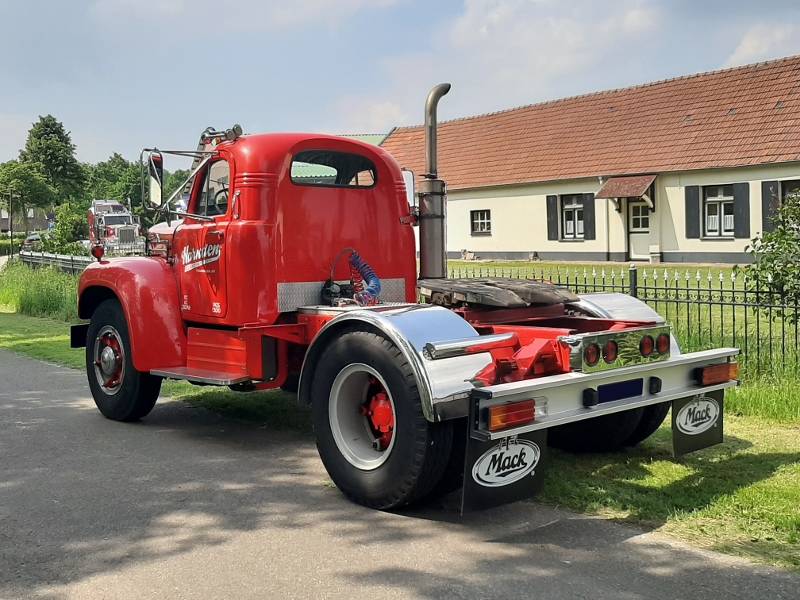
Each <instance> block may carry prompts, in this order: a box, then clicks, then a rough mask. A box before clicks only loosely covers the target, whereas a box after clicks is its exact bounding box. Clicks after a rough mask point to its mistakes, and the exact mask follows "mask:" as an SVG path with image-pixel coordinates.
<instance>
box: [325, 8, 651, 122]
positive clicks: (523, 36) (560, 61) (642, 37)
mask: <svg viewBox="0 0 800 600" xmlns="http://www.w3.org/2000/svg"><path fill="white" fill-rule="evenodd" d="M659 15H660V11H659V9H658V7H657V6H656V5H655V4H654V3H653V2H648V1H637V0H622V1H619V2H613V3H602V5H601V4H600V3H597V2H594V1H593V0H579V1H573V2H569V3H564V2H560V1H558V0H507V1H500V0H465V2H464V5H463V8H462V11H461V13H460V14H459V15H458V17H457V18H456V19H455V20H454V21H452V22H451V24H450V25H449V26H448V27H447V28H446V29H445V30H444V31H443V32H442V34H441V36H439V37H438V38H437V39H438V41H435V42H434V43H433V47H432V48H431V50H430V51H429V52H425V53H416V54H406V55H401V56H398V57H394V58H392V59H390V60H387V61H385V64H384V70H385V73H386V76H387V79H388V80H389V85H388V87H387V88H386V92H385V93H380V94H372V95H367V96H364V97H361V98H348V101H347V102H346V103H342V102H339V103H336V104H335V105H334V111H333V112H334V113H336V114H337V116H339V117H340V118H341V120H342V121H344V122H345V123H347V124H353V126H355V125H360V124H361V123H362V122H364V120H366V121H367V122H370V123H371V124H372V125H373V128H377V129H379V130H388V128H390V127H391V126H394V125H401V124H409V121H408V120H400V119H399V117H400V116H402V115H405V114H411V115H414V117H413V118H412V119H411V121H410V123H418V122H421V120H422V104H423V101H424V97H425V93H426V92H427V89H428V88H429V87H430V86H431V85H433V84H435V83H438V82H439V81H451V82H452V83H453V91H454V92H456V93H454V94H451V97H448V99H447V100H446V101H445V102H444V103H443V111H442V112H443V115H442V116H443V117H445V118H446V117H447V116H448V115H452V114H454V113H455V114H475V113H477V112H483V111H489V110H497V109H502V108H508V107H512V106H516V105H520V104H528V103H531V102H535V101H539V100H542V99H546V98H552V97H554V96H557V95H561V93H560V90H561V88H562V85H561V84H563V82H564V81H565V80H569V79H570V78H572V79H573V80H574V81H576V82H579V81H580V80H581V77H582V75H583V74H586V73H588V72H592V71H594V72H596V71H597V70H599V69H602V68H603V67H604V64H606V63H608V62H609V59H610V57H612V56H619V55H622V56H624V55H625V54H626V53H629V52H630V51H631V48H635V47H636V44H637V43H646V42H647V40H648V36H650V35H651V34H652V32H653V30H654V29H655V28H656V27H657V24H658V20H659ZM381 87H382V88H383V87H384V86H381ZM389 105H391V106H392V107H393V108H392V110H391V111H389V110H385V107H386V106H389ZM381 107H384V108H383V109H382V108H381ZM366 115H369V117H366ZM381 117H383V118H384V119H383V120H381ZM392 119H394V120H392Z"/></svg>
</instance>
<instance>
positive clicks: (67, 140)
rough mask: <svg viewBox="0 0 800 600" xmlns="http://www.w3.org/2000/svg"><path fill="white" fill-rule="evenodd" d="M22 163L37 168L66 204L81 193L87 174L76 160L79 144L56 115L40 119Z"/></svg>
mask: <svg viewBox="0 0 800 600" xmlns="http://www.w3.org/2000/svg"><path fill="white" fill-rule="evenodd" d="M19 161H20V162H21V163H26V164H30V165H34V166H35V167H36V168H37V169H38V170H39V172H40V173H41V174H42V175H43V176H44V178H45V180H46V181H47V183H48V184H49V185H50V186H51V187H52V188H53V189H55V190H56V197H57V199H58V200H59V201H64V200H66V199H68V198H69V197H71V196H77V195H78V194H79V193H80V192H81V188H82V184H83V178H84V171H83V169H82V168H81V165H80V163H78V161H77V159H76V158H75V144H73V143H72V138H71V136H70V133H69V132H68V131H67V130H66V129H65V128H64V125H63V124H62V123H61V122H60V121H58V120H57V119H56V118H55V117H54V116H52V115H46V116H44V117H42V116H40V117H39V120H38V121H37V122H36V123H34V124H33V126H32V127H31V128H30V130H29V131H28V138H27V139H26V140H25V147H24V148H23V149H22V150H20V152H19Z"/></svg>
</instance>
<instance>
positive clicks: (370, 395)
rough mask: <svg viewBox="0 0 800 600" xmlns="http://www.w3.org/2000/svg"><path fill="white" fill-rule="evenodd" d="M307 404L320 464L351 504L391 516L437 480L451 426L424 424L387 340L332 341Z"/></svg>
mask: <svg viewBox="0 0 800 600" xmlns="http://www.w3.org/2000/svg"><path fill="white" fill-rule="evenodd" d="M311 397H312V413H313V421H314V432H315V434H316V437H317V449H318V450H319V455H320V458H321V459H322V462H323V464H324V465H325V468H326V469H327V471H328V474H329V475H330V477H331V479H332V480H333V482H334V483H335V484H336V486H337V487H338V488H339V489H340V490H341V491H342V492H343V493H344V494H345V495H346V496H348V497H349V498H350V499H352V500H353V501H355V502H357V503H359V504H363V505H365V506H369V507H372V508H378V509H392V508H397V507H400V506H403V505H406V504H409V503H412V502H414V501H415V500H418V499H421V498H422V497H424V496H425V495H427V494H428V493H429V492H430V491H431V490H432V489H433V488H434V486H435V485H436V484H437V483H438V482H439V481H440V479H441V478H442V474H443V473H444V470H445V467H446V465H447V462H448V459H449V457H450V450H451V447H452V443H453V429H452V424H451V423H430V422H429V421H428V420H427V419H426V418H425V415H424V414H423V411H422V400H421V398H420V396H419V391H418V390H417V385H416V380H415V378H414V375H413V372H412V370H411V366H410V365H409V364H408V362H407V361H406V359H405V358H404V357H403V355H402V353H401V352H400V351H399V350H398V349H397V347H396V346H395V345H394V344H392V343H391V342H390V341H389V340H387V339H386V338H384V337H382V336H380V335H377V334H375V333H371V332H367V331H353V332H350V333H346V334H344V335H342V336H340V337H338V338H336V339H334V340H333V341H332V342H331V343H330V345H329V346H327V347H326V348H325V350H324V351H323V352H322V354H321V356H320V359H319V361H318V363H317V365H316V369H315V371H314V375H313V383H312V387H311Z"/></svg>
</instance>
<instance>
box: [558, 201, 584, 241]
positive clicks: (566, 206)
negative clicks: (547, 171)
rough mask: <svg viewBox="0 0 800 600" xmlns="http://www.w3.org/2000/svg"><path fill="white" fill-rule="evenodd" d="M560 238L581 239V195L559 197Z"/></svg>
mask: <svg viewBox="0 0 800 600" xmlns="http://www.w3.org/2000/svg"><path fill="white" fill-rule="evenodd" d="M561 237H562V238H563V239H565V240H582V239H583V195H582V194H572V195H568V196H561Z"/></svg>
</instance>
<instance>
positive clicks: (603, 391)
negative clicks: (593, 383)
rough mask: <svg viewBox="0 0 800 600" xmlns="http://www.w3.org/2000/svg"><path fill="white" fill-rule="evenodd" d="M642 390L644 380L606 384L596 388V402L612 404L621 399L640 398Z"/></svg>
mask: <svg viewBox="0 0 800 600" xmlns="http://www.w3.org/2000/svg"><path fill="white" fill-rule="evenodd" d="M642 390H644V379H629V380H628V381H618V382H616V383H606V384H604V385H598V386H597V395H598V398H597V399H598V401H599V402H600V403H601V404H602V403H603V402H613V401H614V400H622V399H623V398H632V397H634V396H641V395H642Z"/></svg>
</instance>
